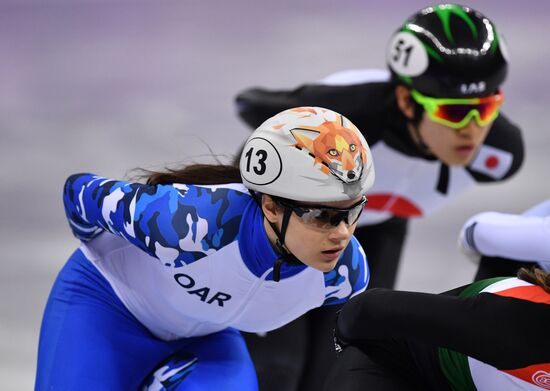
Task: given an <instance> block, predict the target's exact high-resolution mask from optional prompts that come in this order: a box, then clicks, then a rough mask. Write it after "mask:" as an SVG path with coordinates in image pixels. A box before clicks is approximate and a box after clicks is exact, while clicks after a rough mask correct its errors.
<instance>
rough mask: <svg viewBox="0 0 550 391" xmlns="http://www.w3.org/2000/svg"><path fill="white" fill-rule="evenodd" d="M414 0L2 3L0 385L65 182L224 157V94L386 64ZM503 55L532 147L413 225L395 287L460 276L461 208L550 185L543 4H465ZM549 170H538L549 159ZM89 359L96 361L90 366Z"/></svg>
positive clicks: (424, 286) (51, 247)
mask: <svg viewBox="0 0 550 391" xmlns="http://www.w3.org/2000/svg"><path fill="white" fill-rule="evenodd" d="M426 5H429V4H428V3H426V2H424V1H417V0H414V1H406V2H405V1H397V0H385V1H376V2H375V1H366V0H363V1H358V0H340V1H329V0H307V1H290V0H279V1H271V2H270V1H253V0H234V1H227V2H222V1H219V2H213V1H199V0H187V1H185V0H183V1H176V0H173V1H169V0H142V1H138V0H135V1H132V0H118V1H117V0H45V1H43V0H1V1H0V52H1V57H2V58H1V60H0V124H1V129H0V179H1V182H0V183H1V185H0V200H1V203H0V218H1V222H2V223H1V225H0V248H1V249H2V258H1V263H0V379H1V380H0V382H1V386H0V388H1V389H2V390H8V391H9V390H17V391H18V390H30V389H32V388H33V384H34V371H35V367H36V364H35V361H36V349H37V342H38V331H39V327H40V319H41V315H42V311H43V308H44V305H45V302H46V299H47V295H48V292H49V289H50V287H51V285H52V283H53V280H54V278H55V276H56V273H57V272H58V271H59V269H60V268H61V266H62V265H63V263H64V262H65V260H66V259H67V257H68V256H69V254H70V253H71V252H72V251H73V250H74V249H75V248H76V246H77V245H78V243H77V241H76V239H74V238H73V237H72V236H71V234H70V232H69V229H68V226H67V223H66V221H65V217H64V213H63V209H62V202H61V196H60V195H61V190H62V185H63V182H64V180H65V178H66V177H67V176H68V175H69V174H71V173H76V172H82V171H87V172H94V173H97V174H100V175H103V176H111V177H116V178H123V177H125V175H127V173H128V172H129V171H130V170H131V169H133V168H136V167H145V168H154V169H161V168H162V167H164V166H165V164H176V163H189V162H193V161H207V156H208V155H209V154H210V150H209V149H211V150H212V151H213V152H214V153H216V154H220V155H224V156H226V157H225V158H224V157H223V156H222V159H229V158H230V157H231V155H232V154H233V153H234V152H235V151H236V150H237V148H238V146H239V145H240V143H241V142H242V140H243V139H244V138H245V137H246V136H247V135H248V134H249V130H248V129H247V128H246V127H245V126H244V125H243V124H242V123H241V122H240V121H239V120H238V118H237V117H236V115H235V112H234V107H233V103H232V99H233V97H234V95H235V94H236V93H237V92H238V91H240V90H241V89H243V88H245V87H250V86H265V87H270V88H289V87H293V86H296V85H298V84H301V83H303V82H311V81H316V80H319V79H321V78H322V77H324V76H326V75H328V74H330V73H332V72H335V71H338V70H343V69H352V68H365V67H375V68H381V67H384V66H385V63H384V57H385V46H386V43H387V41H388V38H389V37H390V35H391V33H392V32H393V31H394V30H395V29H396V28H397V27H398V26H399V24H400V23H402V22H403V20H404V19H405V18H406V17H407V16H409V15H410V14H412V13H414V12H416V11H417V10H418V9H420V8H422V7H424V6H426ZM471 5H473V6H475V7H476V8H477V9H478V10H480V11H481V12H483V13H485V14H486V15H488V16H489V17H490V18H492V19H493V21H494V22H495V23H496V25H497V28H499V29H500V31H501V32H502V33H503V35H504V37H505V39H506V41H507V43H508V49H509V53H510V59H511V64H510V73H509V78H508V80H507V82H506V84H505V86H504V92H505V95H506V103H505V106H504V109H503V111H504V112H506V113H507V114H508V116H509V117H510V118H511V119H512V120H513V121H514V122H516V123H518V124H519V125H520V126H521V127H522V128H523V129H524V137H525V142H526V147H527V158H526V160H525V163H524V166H523V168H522V170H521V171H520V173H519V174H518V175H517V176H515V177H514V178H513V179H512V180H510V181H508V182H506V183H505V184H502V185H495V186H483V187H480V188H478V189H476V190H474V191H471V192H470V193H468V194H466V195H465V196H463V197H461V198H460V199H459V200H457V201H455V202H453V203H452V204H451V205H449V206H448V207H446V208H445V209H443V210H441V211H439V212H437V213H435V214H433V215H431V216H429V218H426V219H424V220H418V221H414V222H413V223H412V225H411V227H410V235H409V237H408V240H407V243H406V247H405V254H404V260H403V263H402V267H401V269H400V274H399V279H398V288H400V289H408V290H419V291H429V292H438V291H442V290H445V289H448V288H451V287H455V286H458V285H462V284H466V283H468V282H470V281H471V279H472V277H473V275H474V271H475V266H474V265H473V264H471V263H470V262H469V261H468V260H466V258H464V257H463V256H462V255H461V254H459V253H458V251H457V249H456V245H455V242H456V236H457V234H458V231H459V229H460V227H461V225H462V223H463V222H464V220H465V219H466V218H467V217H469V216H470V215H472V214H473V213H476V212H479V211H484V210H497V211H509V212H520V211H522V210H524V209H526V208H527V207H529V206H531V205H532V204H534V203H536V202H538V201H540V200H543V199H545V198H546V197H548V196H549V195H550V192H549V190H548V173H547V169H548V167H549V164H548V163H549V161H550V157H549V152H550V132H549V129H548V125H547V116H549V115H550V108H549V102H550V88H549V87H550V81H549V80H548V69H549V67H548V64H549V63H550V49H549V46H550V44H549V42H548V36H549V34H548V33H549V31H550V27H549V26H548V15H549V11H550V2H548V1H546V0H532V1H529V2H526V1H523V2H518V1H513V0H507V1H503V0H499V1H497V0H494V1H488V0H486V1H475V2H474V3H473V4H471ZM545 167H546V168H545ZM90 370H92V371H93V368H90Z"/></svg>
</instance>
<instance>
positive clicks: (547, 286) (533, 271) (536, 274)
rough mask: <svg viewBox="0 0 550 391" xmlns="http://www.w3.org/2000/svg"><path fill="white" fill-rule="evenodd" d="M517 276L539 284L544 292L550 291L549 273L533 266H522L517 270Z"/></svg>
mask: <svg viewBox="0 0 550 391" xmlns="http://www.w3.org/2000/svg"><path fill="white" fill-rule="evenodd" d="M518 278H519V279H521V280H523V281H527V282H530V283H531V284H535V285H538V286H540V287H541V288H542V289H544V290H545V291H546V292H548V293H550V273H548V272H545V271H544V270H542V269H540V268H538V267H536V266H533V267H532V268H530V269H527V268H525V267H522V268H521V269H519V271H518Z"/></svg>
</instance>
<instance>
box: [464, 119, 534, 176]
mask: <svg viewBox="0 0 550 391" xmlns="http://www.w3.org/2000/svg"><path fill="white" fill-rule="evenodd" d="M484 145H488V146H490V147H493V148H497V149H498V150H502V151H505V152H508V153H510V154H511V155H512V164H511V166H510V168H509V169H508V171H507V172H506V173H505V175H504V176H503V177H502V178H500V179H499V180H505V179H508V178H510V177H511V176H513V175H514V174H515V173H516V172H518V170H519V169H520V168H521V165H522V164H523V159H524V150H525V148H524V144H523V137H522V134H521V129H520V128H519V127H518V126H517V125H516V124H514V123H512V122H511V121H510V120H509V119H508V118H507V117H506V116H505V115H504V114H500V115H499V116H498V117H497V119H496V120H495V122H494V123H493V125H492V127H491V130H490V131H489V134H488V135H487V138H486V139H485V142H484ZM467 169H468V171H469V172H470V174H471V175H472V176H473V177H474V178H475V179H476V181H478V182H494V181H495V179H494V178H492V177H490V176H487V175H485V174H483V173H482V172H479V171H476V170H473V169H471V168H470V167H468V168H467Z"/></svg>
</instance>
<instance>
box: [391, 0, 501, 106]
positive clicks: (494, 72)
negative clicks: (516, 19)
mask: <svg viewBox="0 0 550 391" xmlns="http://www.w3.org/2000/svg"><path fill="white" fill-rule="evenodd" d="M386 60H387V62H388V66H389V68H390V71H391V73H392V77H393V79H394V80H395V81H398V82H400V83H402V84H405V85H407V86H409V87H411V88H414V89H416V90H418V91H420V92H422V93H424V94H426V95H429V96H434V97H445V98H455V97H456V98H460V97H475V96H484V95H489V94H492V93H494V92H495V91H496V90H497V89H498V88H499V86H500V85H501V84H502V83H503V82H504V79H505V78H506V73H507V63H508V61H507V51H506V47H505V44H504V42H503V41H502V38H501V37H500V35H499V33H498V31H497V30H496V28H495V25H494V24H493V23H492V22H491V21H490V20H489V19H488V18H487V17H485V16H484V15H482V14H481V13H480V12H478V11H476V10H473V9H472V8H469V7H464V6H461V5H456V4H440V5H435V6H433V7H427V8H424V9H422V10H421V11H419V12H418V13H416V14H415V15H413V16H411V17H410V18H409V19H407V20H406V21H405V23H404V24H403V26H402V27H401V28H400V29H399V30H398V31H397V32H396V33H395V34H394V35H393V37H392V39H391V40H390V44H389V46H388V51H387V57H386Z"/></svg>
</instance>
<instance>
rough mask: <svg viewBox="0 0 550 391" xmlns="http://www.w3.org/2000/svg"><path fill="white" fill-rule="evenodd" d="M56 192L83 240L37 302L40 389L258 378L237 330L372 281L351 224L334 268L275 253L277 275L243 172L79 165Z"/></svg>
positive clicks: (228, 386)
mask: <svg viewBox="0 0 550 391" xmlns="http://www.w3.org/2000/svg"><path fill="white" fill-rule="evenodd" d="M63 199H64V203H65V209H66V214H67V217H68V219H69V223H70V226H71V229H72V230H73V233H74V234H75V236H76V237H77V238H79V239H80V240H81V246H80V248H79V249H78V250H77V251H76V252H75V253H74V254H73V255H72V256H71V257H70V259H69V261H68V262H67V264H66V265H65V267H64V268H63V270H62V271H61V272H60V274H59V276H58V278H57V280H56V283H55V285H54V287H53V289H52V292H51V294H50V298H49V300H48V304H47V306H46V310H45V314H44V319H43V323H42V330H41V336H40V344H39V355H38V370H37V380H36V389H38V390H42V389H56V390H58V389H75V388H77V387H78V389H79V390H80V391H82V390H85V389H93V390H99V389H105V390H107V389H108V390H118V389H121V390H122V389H124V390H130V389H138V388H139V387H140V386H141V385H143V384H147V385H149V386H150V388H149V389H151V390H152V389H155V390H160V389H167V390H175V389H179V388H178V384H180V383H181V387H182V388H181V389H185V390H199V389H200V390H208V389H214V388H215V387H216V388H217V389H223V390H247V389H250V390H254V389H256V387H257V386H256V378H255V373H254V368H253V366H252V363H251V361H250V358H249V356H248V352H247V351H246V347H245V344H244V342H243V340H242V337H241V336H240V334H239V333H238V331H237V330H243V331H249V332H265V331H269V330H273V329H275V328H278V327H280V326H282V325H284V324H286V323H288V322H290V321H292V320H294V319H296V318H297V317H299V316H300V315H302V314H304V313H305V312H307V311H308V310H310V309H312V308H315V307H319V306H322V305H327V304H336V303H342V302H345V301H347V300H348V299H349V298H350V297H351V296H352V295H354V294H356V293H358V292H361V291H363V290H364V289H365V288H366V286H367V283H368V279H369V273H368V267H367V263H366V258H365V255H364V252H363V250H362V249H361V247H360V246H359V244H358V242H357V241H356V240H355V238H353V239H352V240H351V242H350V244H349V245H348V247H347V248H346V249H345V251H344V252H343V254H342V256H341V257H340V259H339V261H338V264H337V265H336V267H335V268H334V270H332V271H331V272H327V273H323V272H320V271H318V270H315V269H313V268H310V267H307V266H305V265H300V266H292V265H287V264H284V265H283V267H282V269H281V280H280V281H279V282H275V281H273V277H272V274H273V273H272V270H273V264H274V262H275V259H276V258H277V255H276V253H275V251H274V250H273V248H272V247H271V245H270V243H269V240H268V238H267V235H266V233H265V230H264V228H263V218H262V214H261V211H260V209H259V208H258V206H257V204H256V203H255V201H254V200H253V199H252V197H251V196H250V194H249V193H248V190H247V189H246V188H245V187H244V186H243V185H242V184H226V185H216V186H198V185H184V184H173V185H157V186H151V185H145V184H139V183H129V182H123V181H116V180H110V179H105V178H101V177H98V176H95V175H91V174H78V175H73V176H71V177H70V178H69V179H68V180H67V182H66V184H65V189H64V195H63ZM113 234H114V235H113ZM153 372H154V375H153V376H152V375H151V374H153Z"/></svg>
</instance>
